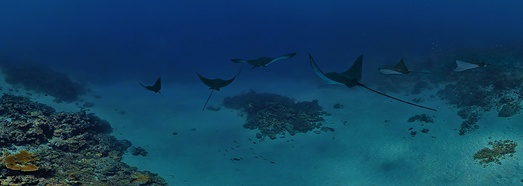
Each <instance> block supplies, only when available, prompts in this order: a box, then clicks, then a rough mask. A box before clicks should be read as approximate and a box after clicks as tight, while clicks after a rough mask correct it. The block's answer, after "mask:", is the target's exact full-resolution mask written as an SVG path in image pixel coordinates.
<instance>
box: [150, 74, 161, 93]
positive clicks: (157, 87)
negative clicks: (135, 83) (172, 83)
mask: <svg viewBox="0 0 523 186" xmlns="http://www.w3.org/2000/svg"><path fill="white" fill-rule="evenodd" d="M151 88H152V89H154V90H156V91H160V89H162V78H161V77H158V79H156V82H155V83H154V85H153V86H152V87H151Z"/></svg>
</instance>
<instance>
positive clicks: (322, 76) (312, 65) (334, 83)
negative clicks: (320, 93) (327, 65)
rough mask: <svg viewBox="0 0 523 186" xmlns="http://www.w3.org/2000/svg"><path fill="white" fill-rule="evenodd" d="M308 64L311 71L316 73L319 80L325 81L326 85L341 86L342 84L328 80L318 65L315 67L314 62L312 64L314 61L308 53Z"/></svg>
mask: <svg viewBox="0 0 523 186" xmlns="http://www.w3.org/2000/svg"><path fill="white" fill-rule="evenodd" d="M309 63H310V64H311V67H312V70H314V73H316V75H317V76H318V77H320V78H321V79H323V81H325V82H326V83H327V84H331V85H343V84H342V83H340V82H337V81H334V80H332V79H330V78H328V77H327V76H326V75H325V73H323V72H322V71H321V70H320V68H319V67H318V65H316V62H314V59H313V58H312V55H311V53H309Z"/></svg>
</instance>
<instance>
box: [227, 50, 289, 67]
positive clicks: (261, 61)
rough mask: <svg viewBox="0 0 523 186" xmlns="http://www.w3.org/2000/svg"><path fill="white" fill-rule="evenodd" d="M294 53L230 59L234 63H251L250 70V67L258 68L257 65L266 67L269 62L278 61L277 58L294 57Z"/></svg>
mask: <svg viewBox="0 0 523 186" xmlns="http://www.w3.org/2000/svg"><path fill="white" fill-rule="evenodd" d="M295 55H296V52H294V53H288V54H284V55H281V56H279V57H276V58H269V57H260V58H258V59H250V60H244V59H231V61H232V62H235V63H249V64H251V65H252V66H253V67H252V68H251V70H252V69H255V68H258V67H266V66H268V65H269V64H271V63H274V62H276V61H279V60H283V59H289V58H291V57H294V56H295Z"/></svg>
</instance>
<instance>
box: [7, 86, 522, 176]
mask: <svg viewBox="0 0 523 186" xmlns="http://www.w3.org/2000/svg"><path fill="white" fill-rule="evenodd" d="M242 84H243V83H242V82H240V83H238V84H235V86H230V87H226V88H223V89H222V91H219V92H214V95H213V97H212V98H211V100H210V102H209V106H221V102H222V100H223V98H224V97H227V96H235V95H237V94H240V93H243V92H247V91H249V90H250V89H239V88H237V87H248V85H247V84H245V86H242ZM318 85H320V84H319V83H311V82H305V83H296V82H293V81H290V80H289V81H279V82H278V83H277V84H274V83H266V84H263V83H258V86H257V87H256V88H255V89H254V90H256V91H257V92H269V93H276V94H281V95H285V96H289V97H292V98H295V99H296V100H297V101H310V100H312V99H317V100H319V104H320V105H321V106H322V107H323V108H324V110H325V111H327V112H328V113H330V114H331V115H330V116H325V119H326V122H325V124H324V125H325V126H328V127H332V128H334V129H335V131H334V132H322V133H321V134H315V133H313V132H309V133H306V134H297V135H295V136H289V135H287V136H286V137H285V138H278V139H276V140H268V139H267V140H264V141H259V140H258V139H256V137H255V133H256V131H251V130H248V129H245V128H243V126H242V125H243V123H244V121H245V117H242V116H240V114H241V112H239V111H236V110H230V109H226V108H223V106H221V107H222V108H221V110H220V111H209V110H206V111H201V108H202V106H203V104H204V102H205V99H206V98H207V96H208V93H209V90H207V88H206V87H205V86H203V85H200V84H195V85H190V84H176V83H164V85H163V87H164V88H163V89H162V93H163V96H162V95H160V94H155V93H152V92H149V91H146V90H144V89H143V88H142V87H140V86H137V83H136V82H125V83H119V84H113V85H109V86H92V87H90V88H91V89H92V92H90V93H89V94H88V95H86V96H84V97H82V99H83V100H85V101H86V102H91V103H94V107H91V108H89V109H90V112H93V113H95V114H96V115H97V116H99V117H101V118H102V119H105V120H107V121H109V122H110V124H111V126H112V127H113V128H114V129H115V130H114V132H113V135H115V136H116V137H117V138H119V139H127V140H130V141H131V142H132V143H133V145H134V146H139V147H143V148H144V149H146V150H147V151H148V152H149V153H148V155H147V156H145V157H143V156H132V155H130V153H127V155H126V156H125V157H124V162H126V163H128V164H130V165H132V166H136V167H138V168H139V169H140V170H149V171H151V172H154V173H158V174H159V175H160V176H162V177H163V178H164V179H165V180H166V181H167V182H168V183H169V185H199V186H200V185H220V186H222V185H231V186H237V185H246V186H247V185H248V186H257V185H342V186H343V185H521V179H523V171H522V170H523V167H522V166H521V165H520V164H521V157H522V155H521V152H520V148H521V147H517V149H516V151H517V152H516V153H515V154H514V157H507V158H506V159H504V160H502V164H501V165H498V164H491V165H489V166H487V167H483V166H482V165H480V164H479V163H478V161H476V160H474V159H473V158H472V156H473V155H474V153H475V152H476V151H478V150H479V149H481V148H484V147H488V146H487V143H488V142H489V141H494V140H505V139H509V140H513V141H514V142H517V143H519V144H521V143H522V142H523V139H522V136H521V132H520V131H523V125H521V123H522V122H523V116H522V115H521V114H518V115H515V116H512V117H510V118H499V117H497V115H496V113H494V112H492V113H486V114H485V115H484V116H483V117H482V118H481V119H480V121H479V122H478V125H479V126H480V129H479V130H477V131H474V132H470V133H468V134H466V135H464V136H460V135H458V130H459V127H460V124H461V122H462V119H461V118H459V117H458V116H457V115H456V111H457V110H456V109H455V108H452V107H451V106H449V105H447V104H445V103H444V102H443V101H441V100H439V99H438V97H437V96H435V97H432V98H431V97H430V95H434V94H435V92H434V91H435V90H434V91H432V92H429V91H427V92H423V94H422V95H401V94H393V93H391V95H392V96H395V97H398V98H402V99H406V100H412V99H414V98H420V97H421V98H424V99H425V101H424V102H421V103H420V104H422V105H424V106H429V107H433V108H436V109H437V110H438V111H437V112H434V111H430V110H424V109H420V108H418V107H413V106H410V105H406V104H403V103H400V102H397V101H394V100H391V99H388V98H386V97H383V96H380V95H378V94H375V93H372V92H370V91H367V90H365V89H363V88H359V87H355V88H352V89H348V88H346V87H341V86H332V87H324V86H318ZM8 89H9V85H5V84H4V85H3V92H10V91H9V90H8ZM10 93H12V94H19V95H27V96H29V97H31V98H32V99H33V100H35V101H38V102H41V103H45V104H49V105H50V106H52V107H54V108H55V109H57V111H62V110H63V111H78V110H79V108H78V106H77V105H74V104H73V103H54V102H53V101H52V98H51V97H49V96H42V95H39V94H37V93H32V94H30V95H29V94H27V92H25V91H19V92H10ZM94 95H97V96H99V98H97V97H96V96H94ZM336 103H340V104H342V105H344V108H343V109H334V108H333V105H334V104H336ZM416 114H428V115H430V116H432V117H433V118H434V123H427V124H422V123H419V122H413V123H409V122H407V120H408V118H410V117H412V116H414V115H416ZM411 127H412V128H413V129H412V130H414V131H417V135H415V136H414V137H412V136H411V135H410V131H409V130H408V129H409V128H411ZM423 128H427V129H429V132H428V133H426V134H425V133H421V132H420V131H421V129H423ZM173 133H177V134H176V135H174V134H173ZM231 158H240V159H241V160H239V161H236V160H231Z"/></svg>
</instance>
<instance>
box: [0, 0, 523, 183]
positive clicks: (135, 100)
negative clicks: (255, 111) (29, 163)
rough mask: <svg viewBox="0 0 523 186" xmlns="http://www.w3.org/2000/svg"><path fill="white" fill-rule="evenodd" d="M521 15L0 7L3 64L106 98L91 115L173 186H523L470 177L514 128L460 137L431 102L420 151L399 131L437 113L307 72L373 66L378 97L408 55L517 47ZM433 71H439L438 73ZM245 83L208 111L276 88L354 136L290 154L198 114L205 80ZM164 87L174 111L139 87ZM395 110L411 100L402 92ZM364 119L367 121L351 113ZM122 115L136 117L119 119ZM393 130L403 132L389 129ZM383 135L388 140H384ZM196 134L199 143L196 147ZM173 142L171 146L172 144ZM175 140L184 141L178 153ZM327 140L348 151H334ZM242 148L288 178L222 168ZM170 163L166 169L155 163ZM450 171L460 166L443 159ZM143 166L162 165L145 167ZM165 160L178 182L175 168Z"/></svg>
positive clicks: (350, 8)
mask: <svg viewBox="0 0 523 186" xmlns="http://www.w3.org/2000/svg"><path fill="white" fill-rule="evenodd" d="M522 9H523V1H516V0H507V1H448V0H445V1H433V0H430V1H414V0H400V1H376V0H370V1H340V0H332V1H276V0H267V1H252V0H248V1H203V0H192V1H186V0H182V1H120V0H118V1H98V0H96V1H63V0H58V1H0V59H1V60H7V61H11V62H23V61H31V62H37V63H43V64H45V65H48V66H50V67H52V68H53V69H56V70H58V71H61V72H65V73H67V74H68V75H69V76H70V77H71V78H72V79H74V80H75V81H80V82H85V83H86V84H87V85H89V86H93V87H95V88H93V89H94V90H95V91H98V92H95V93H100V94H102V93H107V94H106V95H103V96H102V97H103V99H94V98H92V99H93V100H94V102H95V103H96V105H97V106H98V107H95V108H94V109H93V111H95V112H97V115H100V116H101V117H102V118H104V117H105V118H107V119H108V120H111V121H120V122H114V123H112V125H113V127H115V128H116V129H118V130H116V131H117V132H115V135H117V137H119V138H125V139H131V141H132V142H133V144H136V145H140V146H144V147H149V148H148V149H147V150H150V151H151V152H150V154H151V155H150V156H149V157H145V158H143V157H139V158H136V157H127V158H129V159H128V161H129V162H131V165H133V166H139V168H141V169H147V170H150V171H152V172H157V173H159V174H160V176H163V177H164V178H165V179H166V180H167V182H168V183H170V184H171V185H174V184H178V185H241V184H243V185H278V183H280V184H281V185H293V184H295V185H321V183H324V184H326V185H354V184H350V183H357V184H356V185H359V184H364V185H365V184H366V185H373V184H375V185H384V184H386V183H390V184H391V185H445V184H448V185H463V184H470V183H473V184H477V185H492V184H496V183H518V184H519V180H520V179H521V178H523V177H521V173H520V172H521V165H520V164H521V163H520V160H519V159H516V160H514V159H512V160H507V161H508V163H507V165H508V166H507V167H497V168H494V169H482V168H481V166H479V165H478V166H477V167H474V166H471V167H465V166H460V165H461V164H459V163H462V162H465V163H464V164H465V165H476V162H475V161H474V160H473V159H472V158H471V156H472V154H473V153H474V150H477V149H479V148H480V147H483V146H485V145H486V144H487V143H488V142H487V141H488V140H490V138H489V137H491V136H494V138H495V139H498V138H496V137H500V138H502V139H504V138H505V137H507V136H508V137H513V138H512V139H514V140H515V141H518V140H519V141H518V142H520V143H521V141H522V137H521V135H520V134H519V132H518V131H514V130H510V131H509V132H506V131H504V130H505V129H506V128H504V126H505V125H504V124H507V123H508V122H507V120H502V119H505V118H502V119H499V118H497V117H496V116H495V115H488V116H493V117H487V116H485V117H484V120H482V122H483V123H487V124H485V125H486V126H487V128H488V127H492V128H494V129H496V130H492V131H489V130H481V131H480V132H478V133H474V134H472V135H470V136H465V137H460V136H458V135H457V134H456V133H457V132H456V128H459V123H461V121H462V120H460V119H459V118H458V117H457V116H456V114H455V112H454V111H455V110H452V108H451V106H449V105H446V104H445V103H444V102H442V101H441V100H435V99H436V98H434V99H428V101H427V102H422V104H424V105H429V106H432V105H434V106H437V107H438V113H436V114H434V113H433V112H429V113H430V114H434V115H435V118H436V125H437V126H438V127H432V128H431V132H433V134H432V135H435V136H437V140H433V139H432V138H430V137H427V138H422V139H421V140H419V141H414V140H411V141H409V140H408V139H411V138H410V136H409V134H408V133H407V132H405V130H404V129H406V128H408V127H406V126H403V125H401V124H405V120H406V118H408V117H410V116H412V115H414V114H418V113H420V112H423V111H426V110H422V111H420V110H415V109H418V108H411V107H410V106H405V105H401V103H397V102H393V101H391V100H389V99H388V98H383V97H380V96H379V95H376V94H373V93H369V92H365V91H366V90H364V89H356V90H353V91H351V92H350V94H349V93H347V94H345V92H344V91H346V88H345V87H338V88H332V89H316V88H318V87H317V86H314V87H312V88H311V87H310V86H309V84H314V85H315V84H319V82H320V80H319V79H318V77H316V75H314V72H313V71H312V70H311V67H310V65H309V58H308V55H307V53H309V52H310V53H311V54H312V55H313V56H314V58H315V60H316V62H317V63H318V65H319V66H320V67H321V68H322V69H324V70H325V71H340V72H341V71H343V70H345V69H346V68H348V67H349V66H350V65H351V64H352V63H353V62H354V60H355V59H356V58H357V57H358V56H359V55H360V54H363V55H364V58H363V63H364V65H363V79H362V82H363V83H365V84H370V85H373V84H375V83H376V82H380V81H382V80H383V78H384V76H383V75H380V74H379V73H378V71H377V68H379V67H383V66H387V65H391V64H395V63H396V62H398V61H399V59H400V58H402V57H403V58H404V59H405V62H406V63H407V64H408V65H409V66H412V67H414V68H418V69H421V70H433V71H446V70H447V71H450V69H444V68H445V67H448V66H451V65H452V64H453V63H454V61H453V60H454V59H452V60H448V58H443V59H446V60H439V59H441V58H438V56H445V55H453V54H454V53H456V51H462V52H468V51H471V52H474V51H484V49H485V48H498V49H499V48H501V49H504V48H507V49H508V50H510V49H511V48H512V47H516V48H517V47H519V48H521V47H520V46H521V44H522V43H523V34H521V33H523V21H522V20H523V11H521V10H522ZM291 52H297V55H296V56H295V57H293V58H291V59H286V60H283V61H279V62H276V63H273V64H271V65H269V66H268V67H260V68H257V69H254V70H250V69H251V66H250V65H248V64H235V63H232V62H231V61H230V60H231V59H233V58H242V59H256V58H258V57H262V56H267V57H277V56H279V55H282V54H286V53H291ZM446 57H448V56H446ZM428 58H432V59H433V61H431V62H430V63H427V61H430V60H427V59H428ZM519 62H521V61H519ZM519 65H520V64H519ZM433 67H437V68H438V69H431V68H433ZM441 68H443V69H441ZM240 69H241V70H242V72H241V74H240V76H238V79H237V80H235V82H233V84H231V85H230V86H228V87H226V88H224V90H226V91H221V92H216V91H215V92H214V95H213V96H214V97H213V98H212V99H211V100H210V102H209V105H214V106H219V105H220V103H221V100H222V99H223V97H226V96H233V95H234V94H236V93H240V92H242V91H246V90H249V89H250V88H253V89H256V90H258V89H261V90H270V91H273V92H278V93H283V94H285V95H288V96H291V97H294V98H296V99H298V100H311V99H319V101H320V103H321V104H323V106H325V105H328V106H329V107H325V108H326V109H327V110H328V111H329V112H331V113H332V116H331V118H330V119H328V121H329V122H330V121H331V120H332V121H334V122H333V123H336V122H338V123H339V122H340V121H348V123H349V127H346V126H344V125H343V126H341V125H336V127H337V128H336V130H337V132H336V133H328V134H327V135H325V136H321V137H318V138H315V136H311V135H314V134H310V133H308V134H307V135H302V136H300V137H296V139H297V140H296V141H297V142H296V143H293V146H292V148H294V145H295V146H296V147H297V149H299V150H289V149H291V148H290V145H288V144H287V143H284V142H282V141H279V142H270V141H269V142H266V143H265V144H263V145H258V146H254V145H252V144H251V142H250V140H249V141H247V140H246V139H247V138H251V137H252V136H253V133H254V132H253V131H248V132H245V131H247V130H244V129H243V128H241V127H238V126H240V125H238V126H236V125H233V124H236V123H235V122H239V121H242V118H240V119H238V118H236V113H234V112H229V111H228V110H225V109H224V110H222V111H220V112H210V111H208V112H204V113H202V112H200V109H201V106H202V105H203V103H204V100H205V98H206V96H207V95H208V93H209V92H208V91H207V87H205V86H204V85H202V84H201V82H200V80H199V79H198V76H197V75H196V72H198V73H200V74H202V75H205V76H208V77H212V78H214V77H220V78H224V79H228V78H230V77H232V76H234V74H236V73H237V72H238V70H240ZM437 75H438V74H437ZM469 75H470V74H469ZM159 76H161V77H162V81H163V83H164V87H163V89H162V90H165V91H163V94H164V96H163V97H160V96H158V95H154V94H151V93H150V92H147V91H146V90H142V88H141V87H139V86H138V83H139V82H142V83H144V84H150V83H152V82H154V80H155V79H156V78H157V77H159ZM387 78H389V77H387ZM400 78H401V77H400ZM411 78H412V77H411ZM414 78H416V77H414ZM391 79H392V78H391ZM389 80H390V79H389ZM289 84H292V85H289ZM376 84H379V83H376ZM106 85H108V86H107V87H104V86H106ZM112 85H114V86H113V87H112ZM175 85H176V86H175ZM122 87H123V88H122ZM195 87H198V88H199V89H196V88H195ZM304 87H306V88H304ZM193 88H194V89H193ZM320 88H321V87H320ZM118 91H121V92H118ZM184 96H185V97H184ZM314 96H318V97H314ZM356 96H361V98H358V97H356ZM395 96H399V97H401V98H405V97H408V96H409V95H408V93H404V92H400V93H397V92H396V93H395ZM411 98H416V97H414V96H412V97H408V99H409V100H411ZM87 99H88V101H89V98H87ZM405 99H407V98H405ZM334 103H343V104H345V107H346V110H333V109H332V108H331V105H332V104H334ZM367 103H370V104H373V105H369V104H367ZM378 103H379V104H378ZM147 104H150V105H147ZM355 105H356V106H358V107H357V108H356V109H354V110H349V109H350V108H353V107H355ZM375 105H385V106H382V107H374V106H375ZM396 106H397V107H396ZM404 107H407V108H404ZM115 109H121V110H126V111H127V113H128V114H127V115H125V116H121V115H120V114H116V113H115V112H114V110H115ZM409 109H412V110H409ZM224 112H225V113H226V114H222V113H224ZM155 114H156V115H155ZM191 117H194V118H191ZM217 118H218V119H217ZM518 118H519V119H520V118H521V117H520V116H518V115H516V118H515V119H513V120H511V122H519V121H520V120H518ZM384 120H385V121H387V122H388V120H390V121H391V122H390V123H393V124H394V125H393V124H387V122H385V124H383V121H384ZM491 121H492V122H491ZM496 122H500V123H501V124H500V125H497V123H496ZM503 122H504V123H503ZM489 123H490V124H491V123H495V124H492V125H493V126H492V125H489ZM211 124H213V125H211ZM222 124H223V125H224V127H220V125H222ZM374 124H379V126H384V127H388V126H392V127H391V128H382V127H380V128H378V129H374V128H373V127H372V126H373V125H374ZM396 124H397V125H396ZM193 127H196V128H198V132H200V133H198V134H194V135H187V134H188V133H189V134H192V133H190V132H188V131H190V129H191V128H193ZM206 127H207V128H206ZM213 127H214V128H213ZM482 127H483V126H482ZM492 128H490V129H492ZM516 128H519V129H521V127H519V126H516ZM149 129H150V130H151V131H153V132H151V131H147V130H149ZM356 129H357V130H356ZM396 129H398V130H396ZM164 131H167V133H166V134H165V135H163V134H160V132H164ZM172 131H178V132H180V135H179V136H177V137H179V139H177V140H173V141H172V142H171V141H169V140H172V135H171V132H172ZM500 131H501V132H500ZM126 132H127V133H126ZM148 132H150V133H148ZM184 132H185V133H184ZM309 134H310V135H309ZM142 135H143V136H142ZM156 135H157V136H156ZM162 135H163V136H162ZM184 135H186V136H185V137H184ZM187 136H189V137H187ZM515 136H517V137H515ZM331 137H333V138H332V139H334V137H336V139H339V140H338V141H335V142H332V143H331V141H332V140H331ZM366 137H368V139H367V138H366ZM445 137H448V138H445ZM508 137H507V138H508ZM252 138H253V137H252ZM158 139H161V140H158ZM239 139H241V140H243V141H240V140H239ZM253 139H254V138H253ZM416 139H418V138H416ZM440 139H445V140H446V141H438V140H440ZM233 140H237V141H240V143H244V144H245V143H247V144H249V145H250V146H248V147H253V148H258V149H256V150H257V152H259V153H260V154H262V153H265V154H266V155H267V156H268V158H269V159H270V158H273V159H275V161H277V164H276V165H277V166H281V167H271V166H273V165H272V164H268V165H266V164H267V163H266V162H260V161H258V160H255V159H253V158H250V159H247V158H245V159H246V160H245V161H244V162H242V163H243V164H234V163H235V162H233V163H231V162H230V161H229V158H228V157H227V158H225V159H224V158H223V157H222V156H221V154H220V153H218V154H217V155H218V157H216V156H215V155H216V154H212V153H216V150H218V149H219V150H223V149H227V148H229V147H230V146H231V144H232V145H234V143H232V142H231V141H233ZM299 140H302V141H301V142H298V141H299ZM373 140H375V141H373ZM157 141H161V142H165V144H163V143H156V142H157ZM478 141H479V142H478ZM453 142H456V143H453ZM171 145H172V146H171ZM219 145H223V146H219ZM246 146H247V145H246ZM260 146H261V147H260ZM464 147H466V148H467V149H464ZM468 147H470V149H469V148H468ZM447 148H448V149H447ZM286 150H288V151H286ZM282 152H284V153H282ZM412 152H416V153H419V154H413V153H412ZM163 153H165V154H168V156H160V155H159V154H163ZM235 153H238V154H239V155H242V156H248V155H250V154H249V153H251V151H249V150H248V149H247V148H245V149H243V151H241V152H235ZM285 153H288V155H287V154H285ZM438 153H439V154H438ZM245 154H247V155H245ZM282 154H283V155H282ZM434 154H436V155H435V156H434ZM456 154H457V155H456ZM211 156H212V157H211ZM384 157H385V158H384ZM448 157H453V158H454V157H455V158H454V159H452V158H449V160H445V158H448ZM520 157H521V156H520V155H519V156H518V158H520ZM133 158H134V159H133ZM140 158H143V159H140ZM460 158H461V159H460ZM147 161H149V162H155V163H151V164H148V163H144V162H147ZM165 162H169V163H172V165H173V166H172V167H174V168H172V170H171V169H170V168H171V167H168V166H164V165H165V164H164V163H165ZM420 162H421V163H420ZM446 162H452V163H449V164H448V165H447V164H445V163H446ZM367 164H368V165H367ZM169 165H171V164H169ZM425 167H430V170H429V169H428V168H425ZM293 168H295V169H293ZM498 168H499V169H498ZM420 170H422V171H420ZM415 171H418V172H415ZM518 171H519V172H518ZM441 172H445V173H444V174H443V173H442V174H440V173H441ZM433 173H434V175H432V174H433ZM200 174H201V175H200ZM220 174H223V176H220ZM170 175H175V176H173V177H170ZM478 175H479V176H478ZM483 175H491V176H492V179H490V178H485V179H484V180H482V181H485V180H487V181H486V182H479V183H478V182H474V181H476V180H477V177H475V176H478V177H481V176H483ZM500 175H503V176H500ZM506 175H508V176H506ZM269 176H271V177H269ZM505 176H506V177H505ZM304 177H305V179H303V178H304ZM218 178H220V179H218ZM307 178H310V179H307ZM322 179H325V182H321V181H322ZM489 180H494V181H492V182H490V181H489ZM500 180H501V181H500ZM507 180H508V181H507ZM264 181H266V182H264ZM239 183H241V184H239ZM289 183H292V184H289Z"/></svg>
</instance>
